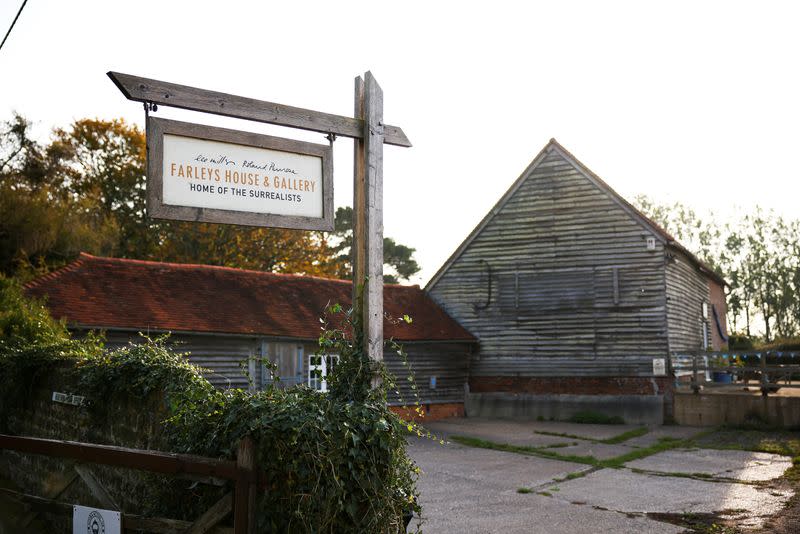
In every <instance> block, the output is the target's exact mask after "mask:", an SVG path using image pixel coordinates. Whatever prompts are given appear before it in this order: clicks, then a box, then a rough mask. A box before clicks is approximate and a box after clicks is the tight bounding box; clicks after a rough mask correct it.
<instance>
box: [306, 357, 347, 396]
mask: <svg viewBox="0 0 800 534" xmlns="http://www.w3.org/2000/svg"><path fill="white" fill-rule="evenodd" d="M337 363H339V355H338V354H325V355H321V354H309V355H308V385H309V386H310V387H312V388H314V389H316V390H317V391H323V392H324V391H328V375H329V374H330V373H332V372H333V369H334V367H336V364H337Z"/></svg>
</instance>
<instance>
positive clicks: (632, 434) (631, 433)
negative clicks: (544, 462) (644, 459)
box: [533, 426, 649, 447]
mask: <svg viewBox="0 0 800 534" xmlns="http://www.w3.org/2000/svg"><path fill="white" fill-rule="evenodd" d="M648 432H649V430H648V429H647V427H644V426H643V427H640V428H634V429H632V430H628V431H627V432H623V433H622V434H619V435H616V436H614V437H611V438H606V439H595V438H587V437H583V436H577V435H575V434H566V433H563V432H548V431H546V430H534V431H533V433H534V434H541V435H542V436H555V437H559V438H569V439H580V440H583V441H591V442H592V443H605V444H606V445H616V444H618V443H624V442H626V441H628V440H629V439H633V438H638V437H639V436H644V435H645V434H647V433H648ZM551 447H552V445H551Z"/></svg>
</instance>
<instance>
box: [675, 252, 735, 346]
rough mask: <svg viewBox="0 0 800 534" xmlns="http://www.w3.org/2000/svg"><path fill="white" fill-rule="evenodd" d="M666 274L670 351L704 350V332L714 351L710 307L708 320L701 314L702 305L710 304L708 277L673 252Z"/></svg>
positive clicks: (681, 255)
mask: <svg viewBox="0 0 800 534" xmlns="http://www.w3.org/2000/svg"><path fill="white" fill-rule="evenodd" d="M666 274H667V324H668V326H669V349H670V351H673V352H675V351H678V352H681V351H698V350H703V349H704V348H705V347H704V338H703V331H704V330H705V335H706V338H705V339H707V340H708V346H709V348H712V346H713V343H712V342H713V339H712V331H711V321H713V317H712V315H711V314H712V312H711V309H710V304H709V309H708V317H707V318H704V317H703V311H702V310H703V303H704V302H705V303H707V304H708V303H709V302H710V294H709V280H708V278H707V277H706V276H705V275H703V274H702V273H700V272H698V271H697V269H696V268H695V267H694V265H692V263H691V262H690V261H689V259H688V258H687V257H686V255H685V254H683V253H681V252H679V251H673V252H672V253H671V255H670V258H669V261H668V262H667V265H666ZM723 320H724V316H723ZM716 348H717V349H719V348H720V347H716Z"/></svg>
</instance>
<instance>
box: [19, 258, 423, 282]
mask: <svg viewBox="0 0 800 534" xmlns="http://www.w3.org/2000/svg"><path fill="white" fill-rule="evenodd" d="M83 260H90V261H110V262H116V263H124V264H134V265H146V266H152V267H165V266H166V267H175V268H178V269H186V270H212V271H213V270H216V271H227V272H237V273H248V274H254V275H257V276H274V277H280V278H292V279H298V280H300V279H310V280H322V281H325V282H335V283H341V284H348V285H352V284H353V281H352V280H344V279H341V278H328V277H325V276H318V275H313V274H299V273H276V272H273V271H259V270H256V269H242V268H240V267H228V266H225V265H209V264H205V263H178V262H167V261H157V260H141V259H136V258H116V257H113V256H95V255H93V254H89V253H88V252H80V253H79V255H78V258H76V259H75V260H73V261H72V262H70V263H69V264H67V265H65V266H64V267H61V268H59V269H56V270H55V271H53V272H51V273H48V274H46V275H43V276H42V277H40V278H37V279H36V280H34V281H33V282H36V284H38V283H39V282H40V281H44V280H49V279H50V276H51V275H54V274H56V273H59V274H60V273H61V272H62V271H63V270H65V269H67V267H70V266H72V265H73V264H75V266H74V267H72V268H73V269H74V268H77V264H78V263H81V262H82V261H83ZM33 282H31V284H33ZM383 285H384V287H400V288H409V289H414V288H416V289H418V290H420V291H421V288H420V287H419V285H418V284H413V285H404V284H387V283H384V284H383ZM26 287H28V286H27V285H26ZM30 287H34V285H31V286H30Z"/></svg>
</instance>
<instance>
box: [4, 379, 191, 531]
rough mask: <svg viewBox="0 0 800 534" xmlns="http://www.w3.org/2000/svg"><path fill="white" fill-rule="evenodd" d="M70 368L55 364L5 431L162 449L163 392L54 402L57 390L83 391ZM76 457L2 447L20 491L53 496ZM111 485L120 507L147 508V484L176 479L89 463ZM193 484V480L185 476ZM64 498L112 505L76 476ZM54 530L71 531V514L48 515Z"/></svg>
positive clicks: (68, 476) (71, 473)
mask: <svg viewBox="0 0 800 534" xmlns="http://www.w3.org/2000/svg"><path fill="white" fill-rule="evenodd" d="M67 371H68V367H62V368H57V369H53V370H52V372H51V374H50V375H49V376H47V377H46V378H45V379H44V380H42V381H41V382H40V383H39V384H38V387H36V388H35V389H34V390H33V391H31V392H30V394H29V395H28V396H27V399H26V401H25V402H24V404H23V405H22V407H21V409H17V410H15V411H14V413H12V414H10V415H9V417H8V419H7V428H6V429H5V430H4V431H5V432H7V433H9V434H12V435H19V436H30V437H39V438H47V439H58V440H67V441H82V442H89V443H99V444H106V445H116V446H124V447H131V448H138V449H156V450H158V449H160V448H162V447H159V445H160V443H161V441H160V439H161V438H160V436H161V433H160V424H159V423H160V421H161V420H163V418H164V416H165V414H166V410H165V406H164V401H163V398H162V396H161V395H153V396H151V397H150V398H146V399H145V398H128V399H126V400H125V401H119V400H109V402H107V403H105V404H103V405H102V406H101V407H100V409H99V410H97V411H94V412H93V411H90V410H89V409H87V408H85V407H79V406H73V405H69V404H62V403H58V402H54V401H53V400H52V398H53V392H61V393H73V394H77V395H80V394H81V393H82V392H81V391H79V390H78V388H77V387H76V385H75V383H74V382H73V381H72V380H70V379H69V378H68V373H67ZM74 466H75V462H74V461H72V460H62V459H58V458H50V457H46V456H39V455H30V454H21V453H17V452H13V451H0V478H2V479H5V480H6V481H8V482H10V483H11V485H13V486H15V488H16V489H17V490H18V491H22V492H24V493H27V494H31V495H36V496H44V497H48V496H52V495H53V492H54V491H57V490H58V489H59V488H61V487H63V486H64V485H65V484H66V483H67V482H69V480H70V479H72V478H74V477H75V474H76V472H75V469H74ZM84 467H86V468H87V469H88V470H89V471H90V472H91V473H92V474H93V475H94V476H95V477H96V478H97V480H98V481H99V482H100V483H101V484H102V485H103V486H104V487H105V489H106V490H107V491H108V494H109V495H110V497H111V498H112V500H113V501H114V502H115V503H116V504H117V505H118V507H117V508H116V509H118V510H120V511H123V512H128V513H137V514H138V513H141V510H142V506H143V504H144V503H145V501H146V500H147V498H148V491H147V488H150V487H154V486H155V487H163V485H164V484H174V483H175V481H174V480H171V479H170V478H169V477H161V476H156V475H152V474H149V473H145V472H143V471H136V470H130V469H122V468H112V467H106V466H100V465H93V464H92V465H85V466H84ZM179 482H181V483H183V484H184V485H186V486H188V485H189V482H185V481H179ZM57 500H59V501H62V502H67V503H72V504H81V505H85V506H93V507H99V508H107V506H103V505H102V503H101V502H100V501H99V500H98V499H97V498H96V497H94V496H93V495H92V493H91V491H90V490H89V488H88V486H87V485H86V483H85V482H84V481H83V480H81V479H80V478H76V479H75V480H74V481H73V482H72V483H71V484H70V485H69V486H68V488H67V489H66V491H64V492H63V493H62V494H61V495H60V496H59V497H58V499H57ZM45 520H46V521H48V522H49V523H50V526H51V527H52V528H53V532H62V531H63V532H67V531H70V530H71V528H72V527H71V518H65V517H63V516H62V517H56V516H46V517H45Z"/></svg>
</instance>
